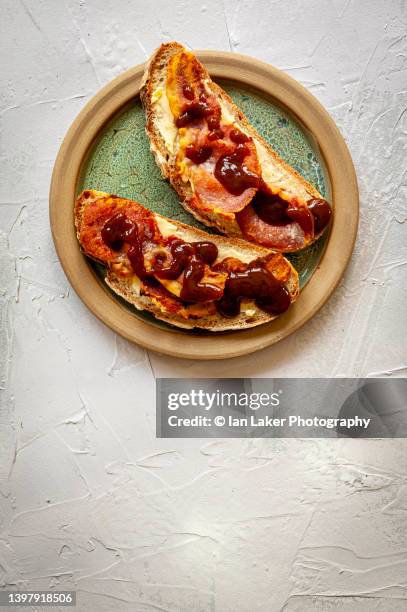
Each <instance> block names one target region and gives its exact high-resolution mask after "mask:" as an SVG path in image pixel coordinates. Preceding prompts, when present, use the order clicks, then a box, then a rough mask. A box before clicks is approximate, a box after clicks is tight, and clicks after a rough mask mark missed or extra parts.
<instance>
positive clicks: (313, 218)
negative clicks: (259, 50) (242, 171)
mask: <svg viewBox="0 0 407 612" xmlns="http://www.w3.org/2000/svg"><path fill="white" fill-rule="evenodd" d="M178 58H182V59H181V60H179V59H178ZM185 85H186V86H187V87H188V88H189V93H190V92H191V91H192V92H194V91H195V102H190V101H189V100H192V99H193V98H192V95H193V94H191V95H189V94H188V92H187V95H188V99H186V98H185V96H184V95H183V93H182V92H183V91H185ZM183 87H184V89H183ZM202 95H203V96H204V97H203V98H202ZM140 96H141V100H142V103H143V106H144V109H145V113H146V132H147V135H148V137H149V139H150V146H151V151H152V153H153V155H154V157H155V160H156V162H157V164H158V166H159V167H160V169H161V172H162V175H163V176H164V177H165V178H167V179H168V180H169V181H170V183H171V185H172V186H173V187H174V189H175V190H176V191H177V193H178V195H179V197H180V201H181V204H182V206H183V207H184V208H185V209H186V210H188V211H189V212H191V213H192V214H193V215H194V216H195V217H196V218H197V219H198V220H199V221H201V222H202V223H204V224H205V225H208V226H212V227H216V228H217V229H218V230H219V231H221V232H222V233H224V234H226V235H228V236H232V237H239V238H244V239H246V240H250V241H252V242H255V243H257V244H261V245H263V246H267V247H269V248H272V249H273V250H278V251H281V252H290V251H297V250H299V249H302V248H304V247H306V246H308V245H309V244H311V243H312V242H313V241H314V240H316V239H317V238H318V237H319V236H320V235H321V234H322V232H323V231H324V230H325V228H326V227H327V225H328V224H329V220H330V215H331V208H330V206H329V204H328V203H327V202H326V201H325V200H324V199H323V197H322V196H321V194H320V193H319V192H318V191H317V189H315V187H313V186H312V185H311V184H310V183H308V182H307V181H306V180H305V179H304V178H303V177H302V176H300V175H299V174H298V173H297V172H296V171H295V170H294V169H293V168H291V167H290V166H289V165H288V164H287V163H286V162H284V161H283V160H282V159H281V158H280V157H279V156H278V154H277V153H276V152H275V151H274V150H273V149H272V147H271V146H270V145H269V144H268V143H267V142H266V141H265V140H264V139H263V138H262V137H261V136H260V135H259V134H258V132H257V131H256V130H255V129H254V128H253V126H251V125H250V123H249V122H248V120H247V119H246V117H245V116H244V114H243V113H242V111H241V110H240V109H239V108H238V107H237V106H236V105H235V104H234V103H233V102H232V100H231V98H230V97H229V96H228V95H227V94H226V93H225V92H224V91H223V90H222V89H221V87H219V85H217V84H216V83H214V82H213V81H212V80H211V78H210V76H209V73H208V71H207V70H206V68H205V67H204V66H203V65H202V64H201V63H200V62H198V60H197V59H196V57H195V56H194V55H192V54H191V53H189V52H187V51H186V49H185V48H184V47H183V46H182V45H180V44H179V43H177V42H170V43H165V44H163V45H161V46H160V47H159V49H158V50H157V51H156V52H155V53H154V54H153V55H152V57H151V59H150V61H149V62H148V65H147V67H146V71H145V74H144V78H143V84H142V88H141V92H140ZM199 96H200V97H199ZM201 98H202V99H203V100H204V101H205V103H209V106H211V105H212V110H213V109H215V111H214V112H215V113H219V112H220V128H221V130H220V132H221V133H222V132H224V135H223V142H222V137H221V138H220V140H218V141H217V144H216V145H215V144H214V141H213V140H211V141H209V139H207V140H205V133H206V134H207V133H208V131H209V130H210V128H209V127H208V126H209V123H208V126H207V125H206V121H207V119H205V118H204V117H200V118H198V119H197V120H195V121H189V124H187V125H185V124H184V125H183V126H182V127H180V117H181V114H182V112H183V111H185V109H186V108H189V107H190V106H191V105H192V104H195V105H196V101H197V100H198V99H201ZM208 101H209V102H208ZM210 112H211V111H209V113H210ZM177 123H178V126H177ZM232 128H233V129H237V130H238V131H239V132H242V133H243V134H244V135H245V136H247V137H248V140H249V141H250V142H249V143H248V144H249V145H250V146H251V147H252V150H251V152H250V155H248V156H247V158H246V160H245V161H244V164H245V165H247V166H249V169H250V170H253V171H254V173H257V174H258V175H259V178H260V181H261V183H259V184H260V185H261V186H260V187H258V188H251V189H250V188H247V189H246V190H245V191H244V193H243V194H239V195H235V196H233V194H231V193H230V192H228V190H227V189H226V188H225V186H224V185H223V184H221V183H220V182H219V181H218V180H217V179H216V178H215V176H214V174H215V168H216V162H217V160H219V156H220V155H221V153H222V152H223V153H224V152H225V151H226V152H228V151H229V152H230V151H231V150H233V147H236V144H234V143H233V142H232V141H231V140H230V137H229V135H230V131H231V129H232ZM205 131H206V132H205ZM212 136H213V134H212ZM212 136H211V137H210V138H212ZM191 142H192V143H195V144H196V146H198V148H199V150H200V151H202V147H204V148H205V145H209V146H210V147H212V148H213V147H214V148H213V151H212V157H209V159H208V160H207V161H206V160H205V161H204V162H202V161H199V162H197V163H195V162H193V161H191V159H189V158H188V157H187V155H186V148H187V146H188V144H191ZM207 148H208V146H207ZM260 191H262V193H263V192H267V195H268V196H271V199H270V197H269V199H268V201H267V202H268V203H267V206H268V210H271V209H270V202H271V204H272V206H274V205H275V204H277V206H278V207H280V210H283V211H287V210H288V209H289V211H288V212H287V213H286V212H284V215H283V217H282V218H284V223H282V222H281V220H277V222H276V223H275V222H274V221H270V214H269V216H268V219H267V221H265V220H264V219H265V217H264V215H261V218H260V216H259V215H258V214H257V211H258V204H259V201H258V199H256V196H257V194H258V193H260ZM260 204H261V206H263V210H264V197H263V200H262V202H261V203H260ZM316 207H319V211H318V210H316ZM321 207H323V208H324V210H323V211H322V212H323V214H324V219H323V220H322V217H321ZM312 210H313V211H314V212H312ZM274 211H275V208H274ZM272 213H273V211H272ZM273 214H274V217H275V213H273Z"/></svg>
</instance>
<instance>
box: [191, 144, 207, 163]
mask: <svg viewBox="0 0 407 612" xmlns="http://www.w3.org/2000/svg"><path fill="white" fill-rule="evenodd" d="M185 155H186V156H187V157H188V159H190V160H191V161H193V162H194V164H203V163H204V162H206V160H207V159H209V158H210V156H211V155H212V147H208V146H203V147H195V146H194V145H188V146H187V147H186V149H185Z"/></svg>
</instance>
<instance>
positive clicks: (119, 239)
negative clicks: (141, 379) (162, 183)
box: [75, 190, 299, 331]
mask: <svg viewBox="0 0 407 612" xmlns="http://www.w3.org/2000/svg"><path fill="white" fill-rule="evenodd" d="M75 225H76V230H77V236H78V240H79V242H80V245H81V248H82V250H83V252H84V253H85V254H86V255H87V256H89V257H90V258H92V259H94V260H96V261H98V262H100V263H102V264H104V265H105V266H106V270H107V271H106V278H105V280H106V283H107V284H108V285H109V287H110V288H111V289H112V290H113V291H114V292H115V293H117V294H118V295H120V296H121V297H122V298H124V299H125V300H127V301H128V302H130V303H131V304H134V306H136V308H138V309H140V310H147V311H149V312H150V313H152V314H153V315H154V316H155V317H156V318H157V319H162V320H163V321H166V322H167V323H171V324H172V325H176V326H178V327H185V328H193V327H198V328H204V329H207V330H210V331H223V330H228V329H242V328H247V327H253V326H255V325H260V324H261V323H265V322H267V321H270V320H272V319H274V318H275V317H276V316H277V315H279V314H281V313H283V312H285V311H286V310H287V309H288V308H289V307H290V304H291V303H292V302H294V300H295V299H296V298H297V296H298V292H299V287H298V274H297V272H296V271H295V269H294V268H293V266H292V265H291V264H290V263H289V261H288V260H287V259H285V257H284V256H283V255H282V254H281V253H278V252H272V251H270V250H269V249H267V248H264V247H262V246H258V245H255V244H251V243H248V242H245V241H243V240H239V239H237V238H225V237H223V236H218V235H212V234H207V233H206V232H203V231H201V230H198V229H196V228H194V227H190V226H188V225H185V224H183V223H180V222H178V221H174V220H172V219H167V218H165V217H163V216H161V215H159V214H157V213H154V212H151V211H150V210H147V209H146V208H144V207H143V206H141V204H138V203H137V202H133V201H131V200H127V199H125V198H120V197H117V196H114V195H109V194H107V193H102V192H99V191H94V190H85V191H83V192H82V194H81V195H80V196H79V197H78V198H77V200H76V204H75Z"/></svg>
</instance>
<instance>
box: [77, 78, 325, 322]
mask: <svg viewBox="0 0 407 612" xmlns="http://www.w3.org/2000/svg"><path fill="white" fill-rule="evenodd" d="M217 82H218V83H219V84H220V85H221V86H222V87H223V89H225V91H226V92H227V93H228V94H229V95H230V97H231V98H232V100H233V101H234V102H235V104H236V105H237V106H238V107H239V108H240V109H241V110H242V111H243V112H244V114H245V115H246V117H247V118H248V120H249V122H250V123H251V124H252V125H253V126H254V127H255V128H256V129H257V131H258V132H259V133H260V134H261V135H262V136H263V138H264V139H265V140H266V141H267V142H269V143H270V144H271V145H272V147H273V148H274V149H275V150H276V151H277V153H278V154H279V155H280V156H281V157H282V158H283V159H284V160H285V161H286V162H288V163H289V164H290V165H291V166H292V167H293V168H295V170H297V172H298V173H299V174H301V175H302V176H303V177H304V178H305V179H306V180H307V181H309V182H310V183H311V184H312V185H314V186H315V187H316V188H317V189H318V191H319V192H320V193H321V194H322V195H323V196H324V197H326V198H327V199H328V200H330V199H331V198H330V195H331V189H330V184H329V179H328V176H327V172H326V170H325V168H324V164H323V160H322V157H321V155H320V152H319V150H318V146H317V143H316V142H315V141H314V139H313V138H312V137H311V135H310V134H309V133H307V131H306V130H305V128H304V127H303V126H302V125H301V124H300V123H299V121H298V119H296V118H295V117H294V116H292V115H289V114H287V112H286V111H285V110H283V109H282V108H280V107H278V106H276V104H275V103H273V102H272V101H271V100H270V99H269V98H267V97H265V96H264V95H261V94H260V93H259V92H258V91H257V90H253V89H250V88H248V87H246V86H243V85H242V84H239V83H234V82H230V81H224V80H219V79H217ZM144 128H145V117H144V112H143V109H142V106H141V103H140V99H139V98H136V99H135V100H134V101H133V102H132V103H131V104H129V105H128V106H127V107H126V108H125V109H123V110H122V111H121V112H120V113H119V114H117V115H116V116H115V117H113V118H112V119H111V120H110V121H109V122H108V123H107V124H106V126H105V127H104V129H103V131H102V132H101V134H100V135H99V137H98V139H97V140H96V142H95V144H94V145H93V147H92V149H91V151H90V153H89V155H88V156H87V158H86V160H85V163H84V164H83V167H82V171H81V175H80V180H79V183H78V193H79V192H81V191H82V190H83V189H97V190H98V191H105V192H107V193H112V194H115V195H119V196H121V197H124V198H129V199H132V200H136V201H138V202H140V204H143V205H144V206H145V207H146V208H149V209H151V210H153V211H154V212H158V213H160V214H162V215H164V216H166V217H170V218H173V219H177V220H179V221H182V222H183V223H187V224H189V225H194V226H196V227H200V228H201V229H204V230H206V231H208V232H211V230H210V229H209V228H207V227H205V226H202V224H200V223H199V222H198V221H196V219H195V218H194V217H193V216H192V215H190V214H189V213H188V212H186V211H185V210H184V209H183V208H182V206H181V205H180V204H179V202H178V197H177V194H176V192H175V191H174V190H173V189H172V187H171V186H170V185H169V183H168V182H167V181H166V180H165V179H163V178H162V176H161V173H160V170H159V169H158V166H157V165H156V163H155V161H154V158H153V156H152V154H151V153H150V146H149V141H148V138H147V136H146V133H145V129H144ZM327 237H328V232H325V234H324V235H323V236H322V237H321V238H319V240H317V241H316V242H315V243H314V244H312V245H311V246H309V247H308V248H306V249H304V250H302V251H300V252H299V253H292V254H288V255H287V258H288V259H289V260H290V261H291V263H292V264H293V265H294V267H295V268H296V269H297V271H298V274H299V280H300V287H301V288H303V287H304V285H305V284H306V283H307V282H308V281H309V279H310V278H311V276H312V274H313V273H314V271H315V269H316V267H317V266H318V263H319V261H320V259H321V256H322V253H323V251H324V247H325V243H326V240H327ZM91 265H93V266H94V268H95V270H96V272H97V274H98V276H99V277H100V278H101V279H104V275H105V274H104V268H103V266H99V265H98V264H95V263H92V264H91ZM114 295H115V297H116V298H117V299H119V301H120V302H121V303H123V304H124V305H125V306H126V307H127V308H128V309H130V310H131V311H132V312H133V313H134V314H136V315H137V316H139V317H141V318H143V319H146V320H148V321H150V322H152V323H155V324H156V325H158V326H159V327H163V326H164V327H166V328H168V327H170V326H168V325H167V324H165V323H162V322H159V321H157V320H156V319H154V318H153V317H152V316H151V315H149V314H148V313H145V312H141V311H138V310H137V309H135V308H134V307H133V306H132V305H130V304H128V303H127V302H124V300H121V299H120V298H118V296H116V294H114ZM186 333H191V332H190V331H187V332H186ZM192 333H197V332H196V331H194V332H192ZM198 333H202V332H198Z"/></svg>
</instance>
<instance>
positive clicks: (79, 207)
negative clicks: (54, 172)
mask: <svg viewBox="0 0 407 612" xmlns="http://www.w3.org/2000/svg"><path fill="white" fill-rule="evenodd" d="M109 197H111V196H109V194H106V193H103V192H100V191H95V190H85V191H84V192H82V194H81V195H80V196H79V197H78V198H77V201H76V204H75V226H76V230H77V236H78V240H79V242H81V227H82V218H83V213H84V210H85V207H86V206H89V205H90V204H92V203H93V202H96V201H97V200H99V199H103V198H109ZM121 200H123V202H130V201H129V200H125V199H124V198H121ZM139 206H140V205H139ZM153 215H154V219H155V221H156V223H157V224H158V227H159V228H160V231H162V232H163V231H164V230H165V231H166V232H167V233H168V234H170V235H176V236H177V237H179V238H181V239H182V240H184V241H186V242H194V241H202V240H210V241H211V242H213V243H215V244H216V246H217V247H218V250H219V257H218V260H221V259H223V258H224V257H226V256H227V255H228V256H233V257H236V258H237V259H240V260H242V261H244V262H247V263H248V262H250V261H252V260H254V259H257V258H258V257H264V256H266V255H270V250H269V249H266V248H263V247H260V246H258V245H254V244H250V243H248V242H245V241H242V240H239V239H236V238H225V237H223V236H218V235H213V234H211V235H209V234H207V233H206V232H203V231H202V230H199V229H196V228H195V227H191V226H188V225H185V224H184V223H180V222H179V221H175V220H173V219H167V218H165V217H163V216H162V215H159V214H158V213H153ZM84 253H85V255H88V256H90V257H92V255H91V254H90V253H87V252H86V251H84ZM275 255H276V262H275V266H276V274H277V268H278V270H279V272H278V273H281V270H282V269H283V270H284V271H285V275H286V276H287V280H286V281H285V282H284V285H285V287H286V289H287V290H288V291H289V293H290V297H291V302H294V301H295V299H296V298H297V296H298V293H299V285H298V274H297V272H296V270H295V269H294V268H293V266H292V265H291V264H290V263H289V262H288V260H286V259H285V258H284V257H283V256H282V255H281V254H279V253H276V254H275ZM102 263H103V262H102ZM135 279H137V277H130V278H123V277H121V276H119V275H118V274H116V273H115V272H114V270H113V269H112V268H109V267H107V273H106V278H105V281H106V283H107V285H108V286H109V287H110V288H111V289H112V290H113V291H114V292H115V293H117V294H118V295H120V296H121V297H122V298H124V299H125V300H126V301H127V302H130V303H131V304H133V305H134V306H135V307H136V308H137V309H139V310H146V311H148V312H150V313H151V314H153V315H154V316H155V317H156V318H157V319H160V320H162V321H165V322H166V323H170V324H171V325H175V326H177V327H182V328H187V329H191V328H194V327H196V328H201V329H206V330H208V331H225V330H231V329H234V330H237V329H244V328H248V327H254V326H256V325H260V324H262V323H266V322H268V321H271V320H272V319H274V318H275V317H274V316H271V315H269V314H267V313H266V312H264V311H262V310H261V309H259V308H257V306H256V305H255V304H254V302H253V301H250V302H246V301H245V303H242V308H241V312H240V314H239V315H238V316H236V317H234V318H225V317H223V316H222V315H220V314H219V313H218V312H216V313H215V314H213V315H210V316H204V317H202V316H201V317H198V318H192V317H191V318H185V317H183V316H181V315H178V314H177V313H168V312H166V311H164V310H163V308H162V307H161V305H160V303H159V302H157V300H155V299H154V296H151V295H148V288H144V289H143V283H140V282H138V283H135Z"/></svg>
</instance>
